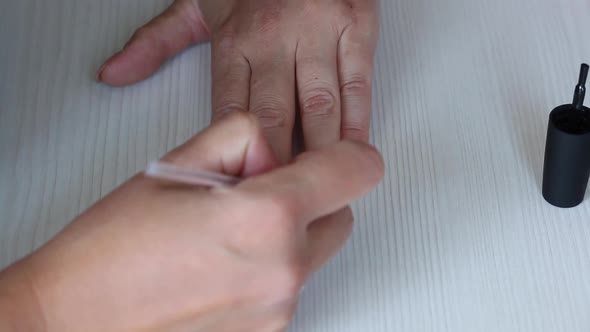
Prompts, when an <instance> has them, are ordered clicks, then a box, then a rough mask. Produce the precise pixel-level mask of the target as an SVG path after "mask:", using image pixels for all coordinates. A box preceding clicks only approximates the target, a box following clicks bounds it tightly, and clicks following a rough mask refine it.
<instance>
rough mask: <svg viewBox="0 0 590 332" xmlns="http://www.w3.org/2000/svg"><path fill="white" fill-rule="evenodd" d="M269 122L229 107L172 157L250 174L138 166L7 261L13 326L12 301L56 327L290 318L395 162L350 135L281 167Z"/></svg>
mask: <svg viewBox="0 0 590 332" xmlns="http://www.w3.org/2000/svg"><path fill="white" fill-rule="evenodd" d="M257 126H258V125H257V121H256V120H255V119H254V118H253V117H251V116H246V115H244V114H236V115H232V116H229V117H226V118H224V119H223V120H220V122H219V123H218V124H216V125H214V126H212V127H210V128H209V129H207V130H205V131H204V132H202V133H200V134H199V135H197V136H196V137H195V138H193V139H191V140H190V141H189V142H187V143H186V144H184V145H183V146H181V147H179V148H177V149H176V150H174V151H172V152H171V153H169V154H168V155H167V156H166V157H164V159H163V160H164V161H166V162H168V163H172V164H174V165H176V166H179V167H185V168H198V169H204V170H208V171H213V172H223V173H225V174H228V175H233V176H240V177H243V178H245V180H244V181H242V182H241V183H240V184H238V185H237V186H235V187H231V188H225V189H206V188H201V187H191V186H183V185H179V184H174V183H166V182H160V181H155V180H153V179H150V178H146V177H144V176H143V175H137V176H135V177H134V178H132V179H131V180H130V181H129V182H127V183H126V184H124V185H123V186H121V187H120V188H119V189H117V190H115V191H114V192H113V193H111V194H110V195H108V196H107V197H106V198H104V199H103V200H101V201H100V202H98V203H97V204H96V205H95V206H94V207H92V208H91V209H90V210H88V211H87V212H85V213H84V214H82V215H81V216H80V217H78V218H77V219H76V220H75V221H74V222H73V223H72V224H71V225H70V226H68V227H67V228H66V229H65V230H64V231H63V232H62V233H60V234H59V235H58V236H57V237H56V238H55V239H54V240H52V241H50V242H49V243H48V244H47V245H45V246H44V247H43V248H41V249H40V250H39V251H38V252H36V253H34V254H33V255H32V256H30V257H28V258H26V259H25V260H23V261H21V262H19V263H17V264H16V265H15V266H13V267H12V268H11V269H9V270H8V271H5V272H4V273H0V328H1V327H2V326H3V325H2V322H3V318H6V317H3V313H5V314H7V315H8V313H10V311H5V310H3V308H10V310H12V313H11V314H12V315H13V316H11V317H12V318H13V319H14V317H19V315H18V313H21V315H20V316H21V317H28V319H22V320H21V321H22V322H24V323H30V324H33V321H34V319H40V318H41V317H42V318H44V319H42V320H39V322H41V323H39V324H38V326H41V325H44V326H45V328H43V329H41V328H39V329H32V328H31V329H26V328H25V329H23V330H42V331H47V332H51V331H59V332H68V331H87V332H92V331H101V332H102V331H191V332H195V331H196V332H203V331H214V332H224V331H227V332H229V331H248V332H249V331H262V332H264V331H280V330H281V329H284V328H285V327H286V326H287V324H288V322H289V320H290V319H291V316H292V314H293V311H294V308H295V305H296V302H297V298H298V295H299V291H300V289H301V287H302V286H303V284H304V282H305V280H306V279H307V278H308V277H309V276H310V274H312V273H313V272H314V271H317V270H318V269H319V268H320V267H321V266H322V265H323V264H324V263H325V262H326V261H327V260H328V259H329V258H330V257H331V256H332V255H334V254H335V253H336V252H337V251H338V250H339V248H340V247H341V246H342V245H343V243H344V242H345V241H346V239H347V238H348V236H349V233H350V230H351V225H352V216H351V213H350V210H348V209H344V210H342V208H343V207H345V206H346V205H348V204H349V203H350V202H351V201H352V200H354V199H356V198H358V197H360V196H361V195H362V194H364V193H366V192H368V191H369V190H371V189H372V188H373V186H375V185H376V184H377V182H378V181H379V180H380V178H381V176H382V173H383V164H382V159H381V158H380V156H379V154H378V153H377V152H376V151H375V150H374V149H372V148H370V147H369V146H367V145H365V144H363V143H353V142H350V141H344V142H341V143H336V144H334V145H332V146H330V147H328V148H325V149H322V150H321V151H317V152H308V153H304V154H302V155H300V156H299V157H298V158H297V159H296V160H295V161H294V162H293V163H291V164H290V165H287V166H283V167H279V168H277V163H276V161H275V160H274V158H273V154H272V152H271V150H270V147H269V146H268V145H267V144H266V142H265V140H264V138H263V135H262V132H261V130H260V129H259V128H258V127H257ZM343 179H345V180H343ZM335 211H340V212H335ZM11 280H12V281H11ZM25 281H26V282H25ZM15 285H16V286H18V287H16V286H15ZM18 289H23V290H24V291H22V292H21V291H16V290H18ZM27 290H28V291H27ZM23 294H24V295H23ZM7 297H8V298H13V299H14V298H16V299H17V300H20V303H21V306H22V307H23V308H25V309H23V310H24V311H26V310H29V311H30V310H32V308H33V309H34V308H38V309H37V312H36V314H35V313H30V314H29V315H25V314H22V313H23V310H20V311H19V310H18V308H19V301H16V302H14V301H13V302H12V304H9V305H6V301H3V298H4V300H6V298H7ZM25 299H32V300H31V301H29V302H27V301H25ZM8 302H9V303H10V301H8ZM3 303H4V304H5V305H6V306H5V307H3V306H2V304H3ZM15 303H17V304H15ZM15 312H16V314H15ZM11 317H8V318H11ZM33 325H34V324H33ZM5 330H7V331H13V330H11V329H10V328H5ZM14 330H17V329H14ZM3 331H4V330H3Z"/></svg>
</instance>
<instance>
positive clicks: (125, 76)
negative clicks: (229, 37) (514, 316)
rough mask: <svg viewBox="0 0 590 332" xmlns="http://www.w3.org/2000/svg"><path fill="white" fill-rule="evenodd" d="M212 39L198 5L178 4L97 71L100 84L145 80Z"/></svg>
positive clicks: (180, 0) (184, 0)
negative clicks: (190, 47)
mask: <svg viewBox="0 0 590 332" xmlns="http://www.w3.org/2000/svg"><path fill="white" fill-rule="evenodd" d="M208 39H209V32H208V30H207V27H206V24H205V23H204V21H203V18H202V15H201V12H200V11H199V8H198V4H197V2H196V1H193V0H176V1H174V3H172V5H171V6H170V7H169V8H168V9H166V11H164V13H162V14H161V15H160V16H158V17H156V18H155V19H153V20H152V21H151V22H149V23H148V24H146V25H145V26H143V27H142V28H140V29H139V30H137V31H136V32H135V34H134V35H133V37H131V40H130V41H129V42H128V43H127V45H126V46H125V47H124V48H123V50H122V51H120V52H119V53H117V54H115V55H113V56H112V57H111V58H110V59H108V60H107V61H106V62H105V63H104V64H103V65H102V67H101V68H100V69H99V70H98V73H97V80H98V81H101V82H104V83H107V84H110V85H113V86H124V85H128V84H132V83H136V82H139V81H141V80H144V79H146V78H147V77H149V76H150V75H151V74H153V73H154V72H155V71H156V70H158V69H159V68H160V66H161V65H162V64H163V63H164V62H165V61H166V60H168V59H169V58H171V57H172V56H174V55H176V54H177V53H179V52H181V51H182V50H184V49H185V48H187V47H189V46H191V45H193V44H196V43H199V42H204V41H206V40H208Z"/></svg>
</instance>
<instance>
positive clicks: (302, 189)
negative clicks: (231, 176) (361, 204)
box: [236, 141, 384, 225]
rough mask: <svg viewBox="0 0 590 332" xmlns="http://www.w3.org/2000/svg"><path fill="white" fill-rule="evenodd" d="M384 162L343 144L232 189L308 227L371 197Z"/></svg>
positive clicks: (367, 149) (368, 150) (356, 145)
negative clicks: (367, 195) (369, 195)
mask: <svg viewBox="0 0 590 332" xmlns="http://www.w3.org/2000/svg"><path fill="white" fill-rule="evenodd" d="M383 169H384V166H383V159H382V157H381V155H380V154H379V152H377V150H376V149H375V148H373V147H371V146H369V145H367V144H364V143H360V142H353V141H342V142H339V143H336V144H334V145H331V146H329V147H327V148H324V149H321V150H317V151H313V152H306V153H304V154H302V155H300V156H299V157H298V158H297V159H296V160H295V162H294V163H293V164H291V165H289V166H285V167H283V168H279V169H276V170H275V171H272V172H270V173H267V174H264V175H262V176H259V177H255V178H251V179H249V180H245V181H244V182H243V183H242V184H240V185H239V186H238V187H237V188H236V189H237V190H238V191H242V192H244V196H243V197H251V198H252V199H254V200H257V201H258V202H267V203H269V204H266V205H265V206H267V207H268V206H271V207H272V206H275V207H278V208H279V209H281V211H283V212H284V213H285V214H286V215H287V216H289V218H293V219H295V220H296V221H298V222H301V223H303V224H304V225H307V224H309V223H311V222H313V221H314V220H316V219H318V218H320V217H324V216H326V215H328V214H331V213H333V212H335V211H338V210H340V209H342V208H344V207H346V206H347V205H348V204H350V203H351V202H352V201H354V200H356V199H358V198H360V197H361V196H363V195H365V194H366V193H368V192H369V191H371V190H372V189H373V188H374V187H375V186H376V185H377V184H378V183H379V182H380V180H381V178H382V177H383V171H384V170H383Z"/></svg>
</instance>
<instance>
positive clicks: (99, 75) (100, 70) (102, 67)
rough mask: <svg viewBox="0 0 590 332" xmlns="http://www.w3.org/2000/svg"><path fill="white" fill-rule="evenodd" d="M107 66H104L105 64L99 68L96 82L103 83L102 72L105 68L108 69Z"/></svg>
mask: <svg viewBox="0 0 590 332" xmlns="http://www.w3.org/2000/svg"><path fill="white" fill-rule="evenodd" d="M106 65H107V64H106V63H104V64H103V65H102V66H100V68H98V70H97V71H96V80H97V81H99V82H100V81H101V75H102V72H103V71H104V68H105V67H106Z"/></svg>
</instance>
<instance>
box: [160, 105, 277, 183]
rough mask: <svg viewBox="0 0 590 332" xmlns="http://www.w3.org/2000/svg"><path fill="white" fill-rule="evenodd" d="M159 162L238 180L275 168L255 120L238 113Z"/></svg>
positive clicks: (274, 162)
mask: <svg viewBox="0 0 590 332" xmlns="http://www.w3.org/2000/svg"><path fill="white" fill-rule="evenodd" d="M162 160H163V161H165V162H169V163H171V164H174V165H175V166H178V167H184V168H188V169H191V168H196V169H202V170H206V171H210V172H219V173H223V174H227V175H231V176H241V177H250V176H255V175H259V174H262V173H265V172H267V171H269V170H271V169H273V168H274V167H276V166H277V165H278V163H277V161H276V160H275V157H274V155H273V153H272V150H271V148H270V146H269V144H268V143H267V142H266V140H265V139H264V136H263V133H262V130H261V128H260V127H259V125H258V121H257V120H256V118H255V117H254V116H252V115H250V114H248V113H239V112H236V113H235V114H231V115H228V116H226V117H225V118H223V119H221V120H220V121H219V122H216V123H215V124H214V125H212V126H211V127H209V128H207V129H205V130H204V131H202V132H201V133H199V134H197V135H196V136H194V137H193V138H192V139H190V140H189V141H188V142H186V143H185V144H183V145H181V146H179V147H178V148H176V149H174V150H173V151H171V152H170V153H168V154H167V155H166V156H165V157H164V158H163V159H162Z"/></svg>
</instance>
